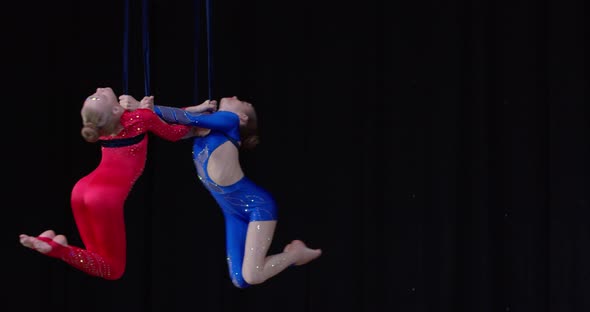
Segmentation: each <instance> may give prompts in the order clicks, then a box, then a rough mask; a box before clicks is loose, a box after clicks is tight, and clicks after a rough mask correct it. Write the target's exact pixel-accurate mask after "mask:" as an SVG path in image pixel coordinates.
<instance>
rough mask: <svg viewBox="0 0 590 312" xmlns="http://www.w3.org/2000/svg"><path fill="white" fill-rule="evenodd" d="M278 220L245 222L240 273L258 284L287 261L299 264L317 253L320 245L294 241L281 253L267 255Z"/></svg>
mask: <svg viewBox="0 0 590 312" xmlns="http://www.w3.org/2000/svg"><path fill="white" fill-rule="evenodd" d="M276 224H277V221H276V220H273V221H252V222H250V224H248V234H247V236H246V247H245V253H244V263H243V265H242V274H243V276H244V279H245V280H246V282H248V284H252V285H255V284H261V283H263V282H264V281H266V280H267V279H269V278H271V277H273V276H275V275H277V274H278V273H280V272H282V271H283V270H285V269H286V268H287V267H289V266H290V265H302V264H305V263H308V262H310V261H311V260H313V259H315V258H317V257H319V256H320V255H321V253H322V251H321V250H320V249H310V248H308V247H307V246H305V244H304V243H303V242H302V241H298V240H297V241H293V242H291V243H290V244H289V245H287V246H286V247H285V249H284V251H283V252H282V253H279V254H275V255H271V256H267V253H268V249H269V247H270V245H271V243H272V238H273V235H274V231H275V227H276Z"/></svg>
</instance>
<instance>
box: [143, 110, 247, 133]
mask: <svg viewBox="0 0 590 312" xmlns="http://www.w3.org/2000/svg"><path fill="white" fill-rule="evenodd" d="M154 112H155V113H156V114H157V115H158V116H159V117H160V118H162V119H163V120H164V121H166V122H167V123H173V124H180V125H187V126H195V127H200V128H206V129H211V130H217V131H222V132H230V131H231V130H232V129H235V128H238V127H239V125H240V118H239V117H238V115H236V114H235V113H232V112H226V111H218V112H214V113H211V114H202V113H191V112H187V111H185V110H183V109H181V108H177V107H169V106H161V105H155V106H154Z"/></svg>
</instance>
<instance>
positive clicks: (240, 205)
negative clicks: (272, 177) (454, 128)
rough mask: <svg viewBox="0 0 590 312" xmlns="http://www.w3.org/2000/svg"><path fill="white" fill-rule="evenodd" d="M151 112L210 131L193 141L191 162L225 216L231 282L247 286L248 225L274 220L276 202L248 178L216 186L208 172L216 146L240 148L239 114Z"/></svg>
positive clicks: (164, 108)
mask: <svg viewBox="0 0 590 312" xmlns="http://www.w3.org/2000/svg"><path fill="white" fill-rule="evenodd" d="M154 112H156V114H158V116H160V118H162V119H164V120H165V121H166V122H169V123H175V124H183V125H190V126H197V127H200V128H206V129H210V130H211V131H210V132H209V134H207V135H206V136H203V137H195V138H194V142H193V161H194V163H195V168H196V169H197V176H198V178H199V180H200V181H201V182H202V183H203V185H204V186H205V187H206V188H207V189H208V190H209V192H210V193H211V195H213V197H214V198H215V200H216V201H217V203H218V204H219V206H220V207H221V210H222V212H223V215H224V217H225V225H226V250H227V262H228V266H229V271H230V276H231V279H232V282H233V283H234V285H236V286H237V287H240V288H245V287H248V286H249V284H248V283H246V281H244V278H243V277H242V263H243V262H244V248H245V246H246V234H247V231H248V223H249V222H251V221H268V220H276V219H277V208H276V204H275V201H274V199H273V197H272V196H271V195H270V193H269V192H268V191H266V190H265V189H263V188H261V187H260V186H258V185H256V184H255V183H254V182H252V181H251V180H250V179H248V178H247V177H243V178H242V179H240V180H239V181H238V182H236V183H234V184H232V185H227V186H221V185H218V184H217V183H215V182H214V181H213V180H212V179H211V178H210V177H209V174H208V172H207V164H208V162H209V157H210V156H211V154H212V153H213V151H214V150H215V149H216V148H217V147H219V146H220V145H221V144H223V143H225V142H227V141H231V142H232V143H233V144H234V145H235V146H236V148H239V142H240V119H239V117H238V115H236V114H235V113H233V112H228V111H217V112H215V113H212V114H197V113H189V112H186V111H184V110H182V109H180V108H174V107H167V106H159V105H156V106H155V107H154Z"/></svg>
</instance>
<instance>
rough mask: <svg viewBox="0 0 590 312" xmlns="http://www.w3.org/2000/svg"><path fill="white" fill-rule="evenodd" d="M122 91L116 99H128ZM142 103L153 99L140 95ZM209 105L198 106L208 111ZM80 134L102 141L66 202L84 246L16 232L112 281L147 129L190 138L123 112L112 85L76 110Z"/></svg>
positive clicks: (118, 269)
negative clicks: (93, 166)
mask: <svg viewBox="0 0 590 312" xmlns="http://www.w3.org/2000/svg"><path fill="white" fill-rule="evenodd" d="M129 98H131V97H130V96H128V95H122V96H120V97H119V100H121V101H123V100H128V99H129ZM144 101H147V102H149V101H153V97H145V98H144V99H143V100H142V102H144ZM210 105H211V104H210V103H209V102H205V103H203V104H202V105H201V107H202V108H203V111H206V110H210V109H211V107H210ZM81 115H82V121H83V128H82V133H81V134H82V137H83V138H84V139H85V140H86V141H88V142H91V143H94V142H99V143H100V144H101V153H102V154H101V155H102V156H101V160H100V163H99V164H98V167H97V168H96V169H95V170H94V171H92V172H91V173H90V174H88V175H87V176H85V177H83V178H82V179H80V180H79V181H78V182H77V183H76V185H75V186H74V188H73V189H72V193H71V205H72V211H73V214H74V219H75V221H76V226H77V228H78V231H79V232H80V237H81V239H82V242H83V243H84V245H85V246H86V249H83V248H81V247H76V246H73V245H69V244H68V242H67V239H66V237H65V236H64V235H56V233H55V232H54V231H52V230H47V231H45V232H43V233H41V234H40V235H39V236H36V237H35V236H29V235H25V234H21V235H20V242H21V244H22V245H23V246H25V247H28V248H31V249H33V250H36V251H38V252H40V253H42V254H44V255H47V256H50V257H54V258H58V259H61V260H63V261H64V262H66V263H68V264H69V265H71V266H73V267H75V268H76V269H79V270H82V271H83V272H85V273H87V274H90V275H92V276H96V277H100V278H103V279H106V280H117V279H119V278H121V276H122V275H123V273H124V271H125V263H126V236H125V223H124V213H123V207H124V203H125V200H126V199H127V195H128V194H129V192H130V191H131V188H132V187H133V185H134V184H135V181H136V180H137V179H138V178H139V176H140V175H141V173H142V172H143V170H144V166H145V163H146V157H147V145H148V136H147V133H148V132H152V133H154V134H156V135H157V136H159V137H161V138H163V139H165V140H169V141H178V140H180V139H183V138H187V137H190V136H193V132H192V131H193V130H191V129H192V127H187V126H184V125H169V124H167V123H165V122H164V121H162V120H161V119H160V118H159V117H158V116H157V115H156V114H155V113H154V112H152V111H151V110H150V109H137V110H134V111H127V110H125V109H124V108H123V107H122V106H121V105H120V104H119V101H117V96H116V95H115V93H114V92H113V90H112V89H111V88H98V89H96V92H95V93H94V94H92V95H90V96H89V97H88V98H87V99H86V100H85V101H84V105H83V107H82V111H81Z"/></svg>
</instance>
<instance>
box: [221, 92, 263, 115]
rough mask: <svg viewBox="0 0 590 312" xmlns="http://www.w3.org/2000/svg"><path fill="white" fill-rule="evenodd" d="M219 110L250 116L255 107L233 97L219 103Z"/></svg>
mask: <svg viewBox="0 0 590 312" xmlns="http://www.w3.org/2000/svg"><path fill="white" fill-rule="evenodd" d="M219 110H224V111H230V112H234V113H236V114H246V115H250V113H251V111H252V110H254V107H253V106H252V104H251V103H249V102H246V101H241V100H240V99H238V97H237V96H232V97H224V98H222V99H221V101H219Z"/></svg>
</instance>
